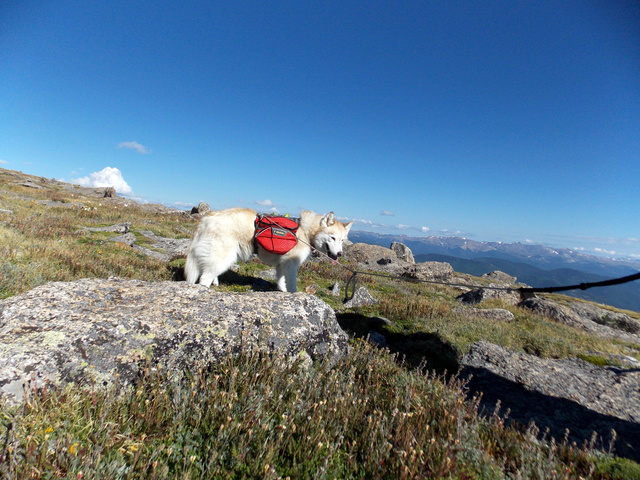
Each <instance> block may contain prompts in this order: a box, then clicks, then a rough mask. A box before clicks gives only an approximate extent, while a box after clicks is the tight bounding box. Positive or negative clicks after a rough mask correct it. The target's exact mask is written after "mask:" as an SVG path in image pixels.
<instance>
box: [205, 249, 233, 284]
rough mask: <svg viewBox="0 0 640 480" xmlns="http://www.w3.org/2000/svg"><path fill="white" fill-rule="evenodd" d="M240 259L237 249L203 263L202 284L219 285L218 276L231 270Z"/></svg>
mask: <svg viewBox="0 0 640 480" xmlns="http://www.w3.org/2000/svg"><path fill="white" fill-rule="evenodd" d="M237 260H238V254H237V253H236V252H235V251H231V252H227V254H226V255H225V256H224V257H218V258H216V260H215V261H213V262H211V263H209V264H207V265H203V268H202V273H201V274H200V284H201V285H206V286H207V287H210V286H211V284H213V285H215V286H218V285H219V284H220V283H219V281H218V277H219V276H220V275H222V274H223V273H224V272H226V271H227V270H229V268H231V266H232V265H233V264H234V263H235V262H236V261H237Z"/></svg>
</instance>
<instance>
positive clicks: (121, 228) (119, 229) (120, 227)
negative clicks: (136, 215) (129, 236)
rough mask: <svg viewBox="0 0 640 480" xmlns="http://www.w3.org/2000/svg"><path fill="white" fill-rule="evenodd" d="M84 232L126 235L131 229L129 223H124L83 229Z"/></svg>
mask: <svg viewBox="0 0 640 480" xmlns="http://www.w3.org/2000/svg"><path fill="white" fill-rule="evenodd" d="M83 228H84V229H85V230H89V231H90V232H114V233H119V234H122V235H124V234H125V233H128V232H129V230H130V229H131V222H125V223H116V224H115V225H111V226H109V227H83Z"/></svg>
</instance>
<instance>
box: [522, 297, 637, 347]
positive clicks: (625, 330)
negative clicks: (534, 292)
mask: <svg viewBox="0 0 640 480" xmlns="http://www.w3.org/2000/svg"><path fill="white" fill-rule="evenodd" d="M518 306H519V307H522V308H526V309H528V310H531V311H533V312H535V313H537V314H539V315H542V316H544V317H547V318H551V319H552V320H555V321H556V322H559V323H563V324H565V325H569V326H571V327H574V328H579V329H581V330H585V331H587V332H590V333H594V334H596V335H600V336H602V337H606V338H618V339H620V340H625V341H630V342H633V343H640V336H638V335H636V334H633V333H629V330H634V328H635V326H636V324H637V323H638V322H637V321H636V320H634V319H633V318H631V317H629V316H627V315H625V314H620V315H618V314H615V313H614V312H609V311H607V310H604V309H600V308H598V307H591V306H589V305H587V304H581V303H577V302H574V303H572V304H571V305H561V304H559V303H557V302H554V301H552V300H549V299H546V298H538V297H532V298H527V299H525V300H523V301H522V302H520V303H519V304H518ZM609 315H610V316H609ZM625 317H626V319H625ZM606 318H614V319H616V321H611V322H607V321H606V320H605V319H606ZM623 319H625V320H624V321H623Z"/></svg>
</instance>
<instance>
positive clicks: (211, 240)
mask: <svg viewBox="0 0 640 480" xmlns="http://www.w3.org/2000/svg"><path fill="white" fill-rule="evenodd" d="M256 215H257V212H255V211H254V210H251V209H249V208H230V209H228V210H218V211H214V212H211V213H209V214H208V215H207V216H205V217H203V219H202V220H201V221H200V225H199V226H198V230H197V231H196V233H195V236H194V237H193V241H192V242H191V246H190V247H189V253H188V254H187V263H186V264H185V276H186V278H187V282H189V283H197V282H198V280H199V281H200V284H202V285H206V286H207V287H209V286H210V285H211V284H212V283H213V284H214V285H218V276H219V275H221V274H222V273H224V272H226V271H227V270H228V269H229V268H230V267H231V266H232V265H233V264H234V263H235V262H237V261H245V262H246V261H249V260H250V259H251V257H252V255H253V254H254V253H257V254H258V258H260V260H262V261H263V262H264V263H266V264H267V265H271V266H272V267H276V277H277V284H278V289H279V290H281V291H283V292H295V291H296V281H297V277H298V268H300V265H302V263H303V262H304V261H305V260H306V259H307V258H308V257H309V255H310V254H311V248H312V247H313V248H315V249H317V250H319V251H320V252H323V253H326V254H327V255H328V256H329V257H330V258H332V259H333V260H336V259H337V258H338V257H339V256H341V255H342V243H343V242H344V241H345V240H346V239H347V235H348V233H349V230H350V229H351V226H352V224H353V222H349V223H347V224H344V223H342V222H339V221H338V220H336V218H335V215H334V214H333V212H331V213H328V214H326V215H317V214H315V213H313V212H309V211H303V212H302V213H301V215H300V226H299V228H298V232H297V238H298V243H297V244H296V246H295V247H293V249H292V250H290V251H289V252H287V253H285V254H284V255H277V254H274V253H269V252H267V251H266V250H264V249H263V248H262V247H259V246H256V245H255V243H254V241H253V237H254V232H255V227H254V221H255V219H256ZM256 250H257V251H256Z"/></svg>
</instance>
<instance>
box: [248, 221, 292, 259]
mask: <svg viewBox="0 0 640 480" xmlns="http://www.w3.org/2000/svg"><path fill="white" fill-rule="evenodd" d="M255 226H256V233H255V239H256V242H257V244H258V245H260V246H261V247H262V248H264V249H265V250H266V251H267V252H270V253H277V254H278V255H284V254H285V253H287V252H288V251H289V250H291V249H292V248H293V247H295V246H296V244H297V243H298V239H297V238H296V232H297V231H298V223H297V222H295V221H294V220H292V219H291V218H288V217H276V216H272V215H262V214H259V215H258V216H257V217H256V220H255Z"/></svg>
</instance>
